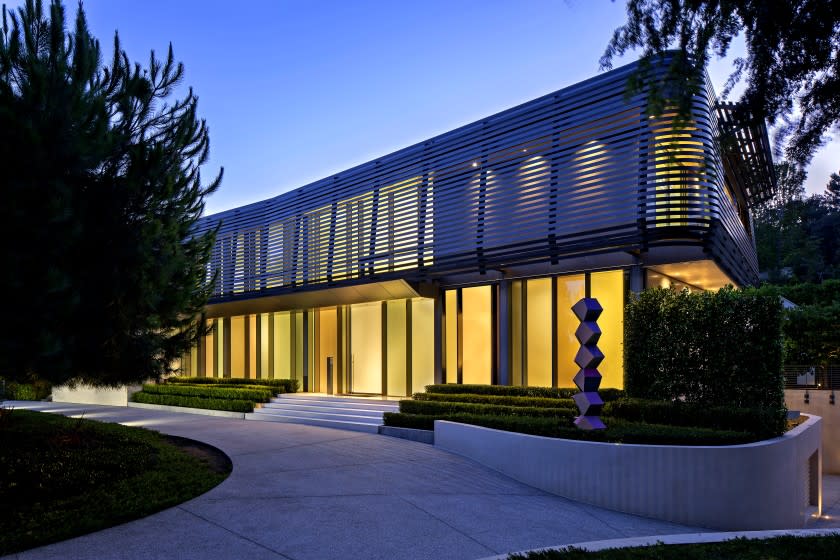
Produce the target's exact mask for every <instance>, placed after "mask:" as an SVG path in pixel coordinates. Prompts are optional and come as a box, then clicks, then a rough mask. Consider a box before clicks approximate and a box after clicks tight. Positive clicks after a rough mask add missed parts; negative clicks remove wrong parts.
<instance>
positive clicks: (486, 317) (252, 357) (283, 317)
mask: <svg viewBox="0 0 840 560" xmlns="http://www.w3.org/2000/svg"><path fill="white" fill-rule="evenodd" d="M649 274H651V275H655V274H658V273H656V272H652V271H650V272H649ZM650 278H653V276H650ZM587 283H588V284H589V286H590V291H591V296H592V297H596V298H598V300H599V301H600V302H601V304H602V305H603V306H604V309H605V311H604V313H603V315H602V316H601V318H600V319H599V324H600V325H601V328H602V331H603V332H604V334H603V335H602V337H601V341H600V342H599V346H600V347H601V349H602V350H603V351H604V354H605V355H606V358H605V360H604V362H603V364H602V365H601V368H600V369H601V373H602V375H603V376H604V382H603V383H602V386H603V387H619V388H620V387H622V385H623V382H622V375H623V364H622V354H621V352H622V340H623V314H624V311H623V306H624V297H625V296H624V272H623V271H621V270H611V271H605V272H593V273H587V274H572V275H563V276H555V277H541V278H529V279H523V280H513V281H511V282H510V285H509V293H508V303H509V309H508V313H507V316H508V317H509V323H508V325H506V326H505V327H506V328H503V326H501V325H499V324H498V321H499V320H500V316H501V315H500V314H499V311H498V309H497V298H498V297H499V296H498V286H496V285H480V286H470V287H463V288H455V289H450V290H445V291H444V292H443V293H442V304H443V310H442V311H443V317H444V319H443V323H442V325H441V326H443V327H445V334H444V333H441V335H442V339H441V349H440V350H441V358H442V363H441V366H445V371H442V373H445V377H444V378H443V381H444V382H446V383H464V384H490V383H493V382H498V381H496V380H497V379H499V376H500V373H499V371H498V368H499V360H500V359H501V358H500V357H499V354H498V352H499V351H500V350H499V345H500V344H501V342H499V337H501V336H506V337H507V341H506V342H507V344H508V364H507V365H508V370H509V382H510V383H511V384H513V385H528V386H540V387H551V386H557V387H571V386H573V382H572V378H573V377H574V374H575V373H576V372H577V366H576V365H575V364H574V356H575V354H576V353H577V350H578V348H579V344H578V342H577V340H576V338H575V336H574V332H575V330H576V329H577V327H578V321H577V318H576V317H575V316H574V314H573V313H572V312H571V307H572V305H574V303H576V302H577V301H578V300H579V299H580V298H582V297H584V295H585V293H586V286H587ZM434 317H435V303H434V300H433V299H429V298H410V299H393V300H386V301H373V302H368V303H359V304H350V305H340V306H331V307H323V308H317V309H308V310H293V311H277V312H272V313H254V314H250V315H235V316H231V317H221V318H217V319H212V320H211V321H210V322H209V323H208V324H210V325H211V326H212V328H211V329H210V332H209V334H208V335H207V336H206V337H205V338H204V339H203V340H202V342H201V344H200V345H199V347H198V348H197V349H195V350H194V351H193V352H191V354H190V355H189V356H185V357H184V360H183V362H182V363H183V364H184V370H185V372H186V373H188V374H189V375H208V376H215V377H234V378H243V377H248V378H263V379H271V378H273V379H290V378H291V379H297V380H298V381H299V383H300V387H301V390H306V391H312V392H321V393H325V392H330V391H332V392H333V393H360V394H374V395H379V394H387V395H394V396H405V395H410V394H412V393H414V392H419V391H423V389H424V387H425V386H426V385H430V384H432V383H434V382H435V363H434V356H435V336H436V335H435V331H436V329H435V319H434ZM225 333H227V335H226V334H225ZM502 333H506V334H504V335H503V334H502ZM328 358H333V368H334V369H333V378H332V383H331V384H330V383H329V379H328V375H327V359H328ZM494 368H496V369H495V370H494ZM441 370H444V368H443V367H442V368H441Z"/></svg>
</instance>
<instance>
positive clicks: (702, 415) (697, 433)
mask: <svg viewBox="0 0 840 560" xmlns="http://www.w3.org/2000/svg"><path fill="white" fill-rule="evenodd" d="M455 389H457V391H458V392H457V393H453V392H450V391H452V390H455ZM576 391H577V390H576V389H552V388H546V387H500V386H494V385H429V386H428V387H427V388H426V392H425V393H417V394H415V395H414V399H413V400H403V401H401V402H400V412H388V413H385V425H386V426H394V427H401V428H415V429H421V430H433V429H434V421H435V420H448V421H451V422H461V423H464V424H473V425H476V426H483V427H485V428H494V429H498V430H508V431H513V432H520V433H524V434H531V435H539V436H548V437H557V438H566V439H583V440H587V441H601V442H613V443H644V444H660V445H668V444H670V445H735V444H740V443H749V442H752V441H758V440H761V439H766V438H768V437H774V436H776V435H780V434H781V433H783V432H784V430H785V424H784V422H785V421H784V414H783V411H782V410H779V409H776V408H773V409H769V408H761V407H753V408H735V407H703V406H699V405H694V404H686V403H684V402H682V401H673V402H664V401H654V400H648V399H633V398H629V397H627V396H623V395H624V393H623V391H619V390H615V389H612V390H606V391H603V393H604V396H605V397H606V398H605V399H604V400H606V401H607V402H606V404H605V406H604V412H603V419H604V422H605V423H606V424H607V429H606V430H601V431H584V430H579V429H577V428H576V427H575V426H574V424H573V420H574V418H575V417H576V416H577V415H578V412H577V409H576V408H575V406H574V401H573V400H572V399H571V398H568V397H566V395H569V394H574V392H576ZM531 395H555V396H553V397H549V396H531Z"/></svg>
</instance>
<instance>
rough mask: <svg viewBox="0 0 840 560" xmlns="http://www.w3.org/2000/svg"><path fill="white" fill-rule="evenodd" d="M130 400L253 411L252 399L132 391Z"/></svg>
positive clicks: (167, 404) (212, 408)
mask: <svg viewBox="0 0 840 560" xmlns="http://www.w3.org/2000/svg"><path fill="white" fill-rule="evenodd" d="M132 400H133V401H134V402H138V403H145V404H162V405H166V406H183V407H187V408H203V409H206V410H228V411H231V412H253V411H254V405H255V403H254V401H246V400H234V399H203V398H201V397H182V396H179V395H153V394H149V393H144V392H142V391H141V392H139V393H134V396H132Z"/></svg>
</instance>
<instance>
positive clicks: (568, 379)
mask: <svg viewBox="0 0 840 560" xmlns="http://www.w3.org/2000/svg"><path fill="white" fill-rule="evenodd" d="M584 296H586V277H585V276H584V275H583V274H573V275H570V276H560V277H559V278H557V386H558V387H574V386H575V383H574V381H573V379H574V376H575V374H577V372H578V367H577V365H576V364H575V355H576V354H577V352H578V349H580V342H578V340H577V338H576V337H575V330H576V329H577V328H578V325H579V324H580V321H579V320H578V318H577V317H576V316H575V314H574V313H572V306H573V305H574V304H576V303H577V302H578V301H580V299H581V298H582V297H584Z"/></svg>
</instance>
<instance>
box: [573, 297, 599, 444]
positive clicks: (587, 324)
mask: <svg viewBox="0 0 840 560" xmlns="http://www.w3.org/2000/svg"><path fill="white" fill-rule="evenodd" d="M603 310H604V308H603V307H601V304H600V303H598V300H597V299H594V298H583V299H582V300H580V301H579V302H577V303H576V304H574V305H573V306H572V312H573V313H574V314H575V316H576V317H577V318H578V319H579V320H580V326H579V327H578V328H577V330H576V331H575V336H576V337H577V339H578V342H580V350H578V353H577V355H576V356H575V363H576V364H577V365H578V367H579V368H580V370H579V371H578V372H577V375H575V385H577V386H578V389H580V390H581V392H580V393H577V394H576V395H575V396H574V399H575V404H577V407H578V409H579V410H580V416H578V417H577V418H575V426H577V427H578V428H580V429H581V430H603V429H604V428H606V426H605V425H604V423H603V422H601V419H600V418H598V414H600V412H601V408H603V406H604V401H602V400H601V396H600V395H598V386H599V385H600V384H601V374H600V373H599V372H598V365H599V364H600V363H601V361H603V359H604V354H603V353H602V352H601V350H599V349H598V346H597V344H598V339H599V338H601V329H600V328H599V327H598V323H596V322H595V321H596V320H597V319H598V317H599V316H600V315H601V312H602V311H603Z"/></svg>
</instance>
